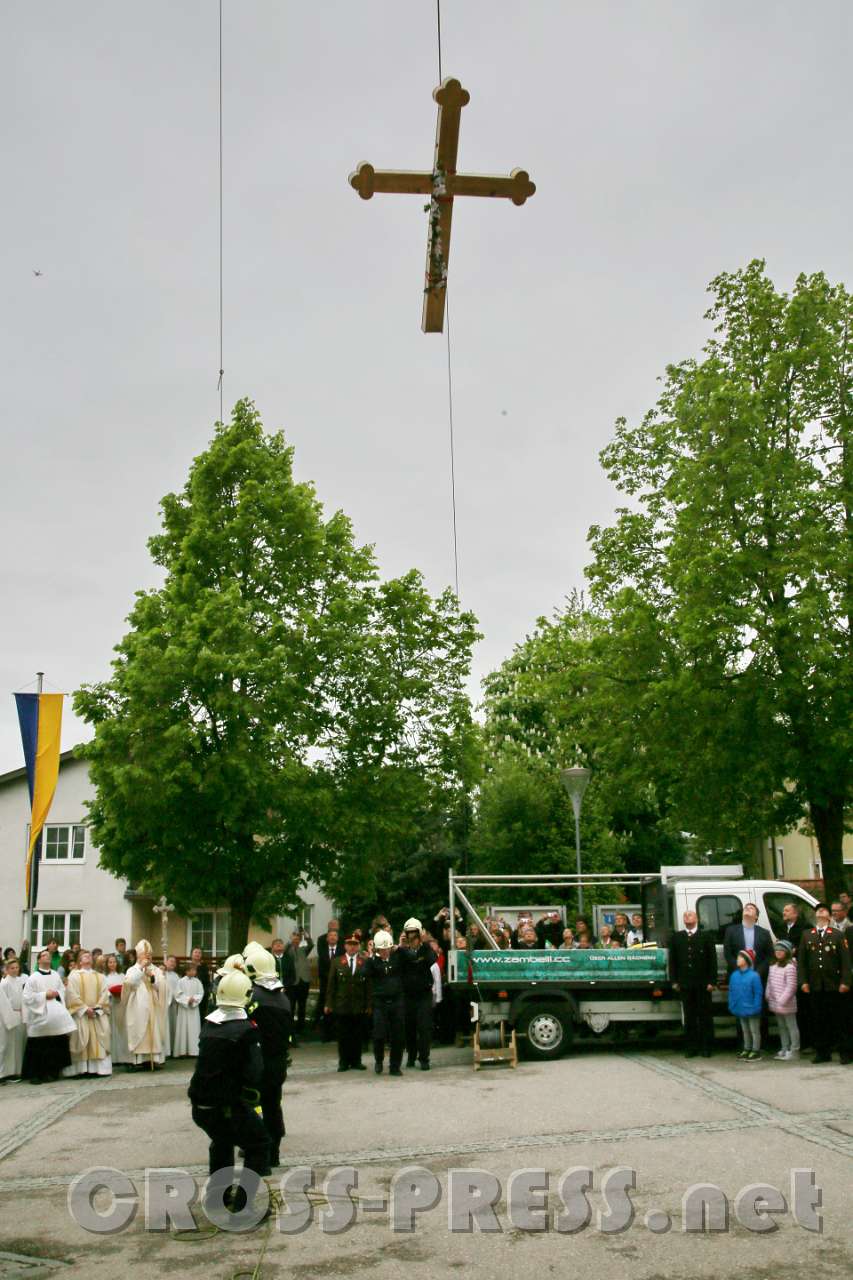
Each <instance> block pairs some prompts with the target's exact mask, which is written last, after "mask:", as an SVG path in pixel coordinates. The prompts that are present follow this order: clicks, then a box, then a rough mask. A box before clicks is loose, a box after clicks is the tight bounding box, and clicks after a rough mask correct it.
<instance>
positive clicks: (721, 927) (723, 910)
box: [696, 894, 743, 942]
mask: <svg viewBox="0 0 853 1280" xmlns="http://www.w3.org/2000/svg"><path fill="white" fill-rule="evenodd" d="M742 913H743V903H742V902H741V900H740V898H732V897H730V896H729V895H727V894H713V895H712V894H707V895H706V896H705V897H703V898H699V899H698V900H697V903H696V914H697V915H698V917H699V928H700V929H705V930H707V931H708V933H712V934H713V935H714V941H715V942H722V941H723V938H724V937H725V933H726V926H727V925H730V924H739V923H740V919H741V915H742Z"/></svg>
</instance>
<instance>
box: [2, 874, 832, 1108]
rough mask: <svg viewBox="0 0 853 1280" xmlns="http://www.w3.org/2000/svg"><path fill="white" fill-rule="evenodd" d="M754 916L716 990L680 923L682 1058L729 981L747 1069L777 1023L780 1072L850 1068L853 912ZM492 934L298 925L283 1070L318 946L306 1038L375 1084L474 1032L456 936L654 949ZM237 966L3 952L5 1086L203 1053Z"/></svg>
mask: <svg viewBox="0 0 853 1280" xmlns="http://www.w3.org/2000/svg"><path fill="white" fill-rule="evenodd" d="M758 914H759V913H758V908H757V907H756V906H755V905H754V904H752V903H749V904H747V905H746V906H745V907H744V909H743V913H742V919H741V920H740V921H738V922H737V923H734V924H731V925H729V926H728V927H727V929H726V931H725V938H724V944H723V953H724V956H725V961H726V970H727V974H726V979H725V982H724V983H722V984H721V980H720V976H719V974H718V969H717V954H716V946H715V938H714V937H713V936H712V935H710V934H708V933H706V932H704V931H703V930H702V929H701V928H700V927H699V923H698V920H697V918H696V915H695V913H687V914H686V915H685V917H684V929H683V930H682V931H679V932H678V933H675V934H674V935H673V937H672V940H671V943H670V976H671V979H672V983H673V989H674V992H675V993H676V994H678V995H679V997H680V999H681V1000H682V1003H683V1020H684V1028H685V1036H686V1053H687V1054H688V1056H694V1055H697V1054H703V1055H705V1056H708V1055H710V1053H711V1051H712V1046H713V993H714V991H715V990H716V989H717V988H718V987H720V986H721V985H723V986H724V987H725V988H726V999H727V1003H728V1009H729V1011H730V1012H731V1014H732V1015H733V1016H734V1017H735V1018H736V1019H737V1020H738V1028H739V1037H740V1041H739V1054H738V1056H739V1057H740V1058H741V1059H743V1060H745V1061H756V1060H757V1059H759V1058H760V1057H761V1056H762V1052H763V1051H765V1050H766V1046H767V1040H768V1034H769V1015H773V1018H774V1020H775V1029H776V1031H777V1033H778V1037H779V1042H780V1047H779V1050H778V1052H777V1053H776V1057H777V1058H779V1059H780V1060H783V1061H793V1060H796V1059H797V1058H798V1057H799V1054H800V1052H801V1049H802V1048H804V1047H805V1046H806V1044H807V1043H811V1044H813V1046H814V1049H815V1059H814V1060H815V1062H817V1063H820V1062H826V1061H828V1060H829V1059H830V1057H831V1055H832V1052H833V1050H834V1049H836V1048H837V1049H838V1052H839V1055H840V1058H841V1061H842V1062H850V1061H853V995H851V994H850V987H851V973H850V966H851V962H850V951H849V943H850V942H851V941H853V932H851V930H853V902H851V900H850V898H849V896H848V895H841V896H840V897H839V899H838V900H836V901H834V902H833V903H831V904H830V905H826V904H820V905H819V906H818V907H817V908H816V912H815V925H814V927H811V926H804V925H803V923H802V922H801V920H800V917H799V911H798V907H797V904H796V903H793V902H792V903H789V904H787V905H786V906H785V908H784V910H783V923H782V928H781V932H780V934H779V936H778V937H777V938H776V940H775V941H774V940H773V937H772V936H771V934H770V933H769V932H768V931H767V930H766V929H765V928H763V927H762V926H761V925H759V924H758ZM483 929H485V931H487V932H488V934H489V935H490V939H487V938H486V937H485V936H484V933H483ZM483 929H481V927H480V925H478V924H471V925H469V926H467V927H466V926H465V924H464V922H463V920H462V918H461V915H460V914H459V912H458V911H457V912H456V919H455V929H454V930H451V924H450V913H449V909H448V908H447V907H444V908H442V909H441V910H440V911H439V912H438V913H437V914H436V915H435V916H434V918H433V919H432V921H431V922H430V926H429V927H425V926H424V925H422V924H421V922H420V920H418V919H417V918H416V917H414V916H413V917H410V918H409V919H408V920H407V921H406V922H405V924H404V926H403V928H402V930H401V931H400V932H399V933H398V934H397V935H396V938H395V935H394V932H393V930H392V927H391V924H390V922H389V920H388V919H387V918H386V917H385V916H384V915H377V916H376V917H374V919H373V920H372V921H371V923H370V925H369V926H368V927H366V928H363V929H362V928H356V929H353V930H348V931H344V930H342V929H341V926H340V921H339V920H337V919H333V920H330V921H329V922H328V926H327V929H326V931H325V933H323V935H322V936H321V937H320V938H319V939H318V940H317V942H316V944H315V942H314V940H313V939H312V938H311V937H310V935H309V934H308V933H307V932H306V931H305V930H303V929H297V930H294V932H293V933H292V935H291V937H290V940H289V941H288V942H285V941H284V939H282V938H275V939H274V940H273V942H272V943H271V945H270V948H269V950H268V951H267V950H265V955H267V956H269V963H270V964H271V966H272V969H271V975H272V977H273V978H274V980H275V981H276V982H277V983H278V987H279V988H280V990H281V991H282V994H283V997H284V998H285V1000H286V1003H287V1006H288V1034H287V1056H288V1059H289V1053H290V1050H291V1049H292V1048H297V1047H298V1046H299V1044H300V1038H301V1037H302V1036H303V1035H304V1034H305V1030H306V1022H307V1009H308V997H309V991H310V987H311V981H312V976H313V972H312V969H313V962H312V956H314V953H315V946H316V975H317V979H318V988H319V990H318V994H317V1000H316V1006H315V1010H314V1019H313V1027H314V1029H315V1030H316V1031H317V1033H318V1034H319V1035H320V1037H321V1038H322V1040H323V1041H326V1042H331V1041H335V1042H336V1043H337V1048H338V1070H339V1071H350V1070H356V1071H358V1070H365V1069H366V1067H365V1064H364V1063H363V1062H362V1056H363V1054H364V1053H365V1050H369V1049H370V1048H372V1051H373V1069H374V1071H375V1072H376V1074H378V1075H381V1074H382V1073H383V1072H384V1070H385V1069H386V1059H387V1069H388V1071H389V1073H390V1074H391V1075H393V1076H399V1075H401V1074H402V1070H403V1063H404V1059H405V1065H406V1067H408V1068H414V1067H420V1069H421V1070H425V1071H426V1070H429V1067H430V1052H431V1046H432V1044H433V1043H434V1042H438V1043H444V1044H450V1043H453V1042H454V1040H455V1039H456V1037H457V1035H458V1034H459V1033H460V1032H464V1031H465V1030H468V1029H470V1016H471V1011H470V996H469V992H468V991H467V990H465V989H464V988H460V987H458V986H451V984H450V983H449V974H448V954H449V951H450V948H451V941H452V935H453V934H455V945H456V947H457V948H459V949H461V950H464V949H470V950H480V949H484V948H487V947H489V946H491V945H494V946H497V947H498V948H500V949H506V948H511V949H514V950H518V951H524V950H527V949H530V950H543V949H545V950H549V949H559V950H584V949H588V948H593V949H610V948H618V947H634V946H641V945H643V943H644V941H645V936H644V931H643V918H642V915H641V914H640V913H627V912H616V913H615V916H614V918H613V923H612V924H607V923H604V924H601V925H600V926H599V927H598V932H597V934H595V933H593V930H592V927H591V925H590V922H589V919H588V918H587V917H585V916H577V917H576V918H575V919H574V923H573V925H571V926H569V927H566V925H565V924H564V921H563V918H562V916H561V913H559V912H557V911H548V912H545V913H544V914H542V915H540V916H539V918H538V919H534V917H533V914H532V913H531V912H529V911H520V912H518V914H517V917H516V918H515V919H514V920H513V921H512V922H508V921H507V920H505V919H504V918H502V917H500V916H485V917H484V918H483ZM251 945H257V944H251ZM140 948H142V950H141V951H140ZM239 959H240V958H239V957H236V958H235V957H230V958H229V960H228V961H226V967H224V968H223V969H220V970H217V971H215V972H211V966H210V965H209V964H208V963H207V961H206V960H205V958H204V956H203V954H202V952H201V950H200V949H199V948H195V949H194V950H193V952H192V954H191V956H190V957H189V959H188V960H186V961H185V962H183V963H182V964H180V963H179V961H178V959H177V958H176V957H175V956H171V955H170V956H168V957H166V959H165V962H164V964H163V965H162V966H159V965H156V964H155V963H154V959H153V954H152V949H151V945H150V943H148V942H143V943H138V944H137V946H136V948H128V946H127V942H126V939H124V938H116V939H115V942H114V946H113V950H112V951H110V952H104V951H103V950H102V949H101V948H99V947H94V948H92V949H91V950H89V949H87V948H85V947H82V946H81V945H80V944H79V943H75V944H74V945H73V946H71V947H69V948H67V949H65V950H60V948H59V947H58V945H57V943H56V941H55V940H53V939H51V940H49V941H48V943H47V945H46V946H45V947H44V948H42V949H41V950H40V951H39V952H38V954H37V955H36V956H35V957H34V958H33V959H32V961H31V958H30V955H29V951H28V948H27V946H26V945H22V947H21V949H20V952H16V950H15V949H14V948H13V947H6V949H5V950H4V952H3V967H2V977H0V1083H5V1082H6V1081H7V1080H9V1079H15V1078H18V1077H20V1078H22V1079H25V1080H29V1081H31V1082H32V1083H34V1084H38V1083H42V1082H45V1081H48V1080H54V1079H57V1078H58V1077H60V1076H87V1077H96V1078H97V1077H103V1076H108V1075H110V1074H111V1073H112V1071H113V1069H114V1068H115V1067H122V1068H124V1069H126V1070H157V1069H159V1068H160V1067H162V1065H163V1063H164V1062H165V1060H166V1059H167V1058H169V1057H173V1058H195V1057H197V1056H198V1053H199V1040H200V1034H201V1029H202V1026H203V1023H204V1020H205V1018H206V1017H207V1016H208V1014H209V1012H210V1011H211V1010H212V1009H214V1008H215V1007H216V990H217V987H218V984H219V982H220V981H221V979H222V977H223V975H224V974H225V973H226V972H230V971H231V970H232V969H234V968H235V966H236V965H237V961H239ZM241 963H242V962H241ZM31 965H32V967H31ZM845 997H848V998H847V999H845Z"/></svg>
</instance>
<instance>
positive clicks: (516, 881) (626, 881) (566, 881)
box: [448, 871, 662, 951]
mask: <svg viewBox="0 0 853 1280" xmlns="http://www.w3.org/2000/svg"><path fill="white" fill-rule="evenodd" d="M661 882H662V876H661V875H660V874H657V875H656V874H653V873H645V874H634V875H629V874H624V873H618V872H606V873H604V872H602V873H601V874H599V875H580V876H579V875H569V874H566V875H518V876H498V875H462V876H457V875H456V874H455V873H454V872H453V871H451V872H449V874H448V890H449V894H448V896H449V900H450V945H451V947H452V948H454V949H455V947H456V932H457V930H456V908H457V903H459V904H460V905H461V906H463V907H464V908H465V910H466V911H467V912H468V914H469V915H470V916H471V918H472V919H473V920H474V922H475V924H476V925H477V927H478V928H479V930H480V932H481V933H482V935H483V937H484V938H485V939H486V942H487V944H488V946H489V947H490V948H492V949H493V950H494V951H498V950H500V948H499V947H498V944H497V942H496V941H495V939H494V938H493V937H492V935H491V934H490V933H489V930H488V929H487V928H486V925H485V922H484V921H483V920H482V919H481V917H480V915H479V912H478V911H477V909H476V907H474V905H473V904H472V902H471V900H470V898H469V896H468V894H469V893H470V892H471V891H472V890H479V889H508V888H509V889H512V888H518V889H533V888H536V889H577V888H578V887H582V888H584V889H586V888H587V887H589V888H594V887H595V886H597V885H604V886H609V887H613V886H620V887H621V886H623V885H624V886H639V888H640V890H641V892H642V894H643V897H645V889H646V888H647V887H648V886H649V885H660V884H661ZM466 890H467V892H466ZM643 914H644V916H645V911H644V913H643Z"/></svg>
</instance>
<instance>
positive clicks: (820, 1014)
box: [799, 902, 853, 1063]
mask: <svg viewBox="0 0 853 1280" xmlns="http://www.w3.org/2000/svg"><path fill="white" fill-rule="evenodd" d="M850 977H851V972H850V947H849V943H848V939H847V934H846V933H842V932H841V931H840V930H839V929H835V928H833V927H832V925H831V923H830V912H829V907H828V906H827V905H826V903H825V902H821V903H819V904H818V905H817V907H816V908H815V927H814V928H813V929H809V930H808V931H807V932H806V933H804V934H803V937H802V940H801V942H800V954H799V980H800V984H801V988H802V990H803V991H804V992H805V993H806V995H807V996H808V997H809V1003H810V1008H811V1033H812V1040H813V1041H814V1047H815V1056H814V1061H815V1062H816V1063H817V1062H829V1061H831V1059H832V1046H833V1042H834V1041H835V1039H836V1037H838V1040H839V1050H840V1057H841V1061H842V1062H853V1044H851V1028H850V1021H851V1018H850V1001H851V999H853V996H851V995H850Z"/></svg>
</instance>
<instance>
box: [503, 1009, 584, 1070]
mask: <svg viewBox="0 0 853 1280" xmlns="http://www.w3.org/2000/svg"><path fill="white" fill-rule="evenodd" d="M516 1030H517V1031H518V1034H519V1035H520V1037H521V1047H522V1049H523V1051H524V1055H525V1057H527V1058H539V1059H544V1060H546V1061H547V1060H548V1059H549V1058H560V1057H562V1055H563V1054H564V1053H565V1052H566V1051H567V1049H568V1048H569V1045H570V1044H571V1040H572V1015H571V1010H570V1009H569V1007H568V1005H559V1004H534V1005H531V1006H530V1008H529V1009H525V1010H524V1012H523V1013H522V1015H521V1017H520V1018H519V1020H518V1022H517V1023H516Z"/></svg>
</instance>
